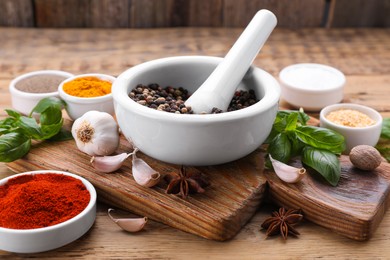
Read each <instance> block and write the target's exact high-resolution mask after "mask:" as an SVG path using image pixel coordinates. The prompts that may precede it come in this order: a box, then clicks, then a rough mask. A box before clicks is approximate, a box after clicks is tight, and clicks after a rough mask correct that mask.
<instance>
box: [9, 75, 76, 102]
mask: <svg viewBox="0 0 390 260" xmlns="http://www.w3.org/2000/svg"><path fill="white" fill-rule="evenodd" d="M38 75H56V76H64V77H68V78H70V77H73V76H74V74H72V73H69V72H66V71H62V70H37V71H32V72H28V73H25V74H22V75H20V76H17V77H16V78H14V79H13V80H12V81H11V83H10V84H9V91H10V92H11V94H13V95H18V96H21V97H26V98H29V97H42V98H44V97H48V96H52V95H57V94H58V90H57V91H52V92H44V93H32V92H26V91H22V90H20V89H17V88H16V87H15V85H16V83H18V82H19V81H21V80H24V79H26V78H30V77H33V76H38Z"/></svg>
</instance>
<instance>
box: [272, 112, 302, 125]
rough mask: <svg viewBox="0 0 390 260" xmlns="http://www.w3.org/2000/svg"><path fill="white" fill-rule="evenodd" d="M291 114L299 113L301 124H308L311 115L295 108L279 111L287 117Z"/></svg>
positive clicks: (280, 114)
mask: <svg viewBox="0 0 390 260" xmlns="http://www.w3.org/2000/svg"><path fill="white" fill-rule="evenodd" d="M290 114H297V115H298V122H299V123H300V124H301V125H306V123H307V122H308V121H309V120H310V116H308V115H307V114H306V113H305V112H303V111H294V110H281V111H278V115H279V116H280V117H287V116H289V115H290Z"/></svg>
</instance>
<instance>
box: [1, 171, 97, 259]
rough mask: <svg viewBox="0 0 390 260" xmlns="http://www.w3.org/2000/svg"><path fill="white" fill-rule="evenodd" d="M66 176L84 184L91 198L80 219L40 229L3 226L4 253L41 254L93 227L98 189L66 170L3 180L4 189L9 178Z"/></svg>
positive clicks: (33, 172) (78, 217) (32, 172)
mask: <svg viewBox="0 0 390 260" xmlns="http://www.w3.org/2000/svg"><path fill="white" fill-rule="evenodd" d="M46 173H55V174H64V175H67V176H71V177H73V178H76V179H79V180H81V181H82V182H83V184H84V185H85V187H86V188H87V190H88V191H89V194H90V196H91V199H90V201H89V204H88V205H87V207H86V208H85V209H84V210H83V211H82V212H81V213H80V214H78V215H77V216H75V217H73V218H71V219H69V220H67V221H64V222H62V223H59V224H56V225H53V226H49V227H44V228H36V229H10V228H3V227H0V250H5V251H9V252H14V253H38V252H44V251H49V250H52V249H55V248H59V247H61V246H64V245H66V244H69V243H71V242H73V241H74V240H76V239H78V238H80V237H81V236H82V235H84V234H85V233H86V232H87V231H88V230H89V229H90V228H91V227H92V225H93V223H94V222H95V218H96V198H97V195H96V190H95V188H94V187H93V186H92V184H91V183H90V182H89V181H87V180H86V179H84V178H82V177H80V176H77V175H75V174H71V173H68V172H63V171H54V170H42V171H31V172H25V173H20V174H16V175H12V176H9V177H7V178H4V179H2V180H0V186H1V185H5V184H6V183H7V181H8V180H9V179H12V178H15V177H16V176H21V175H31V174H46Z"/></svg>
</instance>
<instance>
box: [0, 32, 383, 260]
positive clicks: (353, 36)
mask: <svg viewBox="0 0 390 260" xmlns="http://www.w3.org/2000/svg"><path fill="white" fill-rule="evenodd" d="M241 31H242V30H241V29H227V28H212V29H211V28H185V29H184V28H175V29H145V30H131V29H129V30H123V29H121V30H100V29H60V30H59V29H56V30H54V29H16V28H0V35H1V37H0V91H1V92H0V93H1V94H0V117H1V118H3V117H5V116H6V114H5V112H4V109H5V108H10V107H11V101H10V94H9V92H8V84H9V83H10V81H11V80H12V79H13V78H14V77H16V76H18V75H20V74H22V73H26V72H29V71H34V70H42V69H60V70H65V71H69V72H72V73H75V74H80V73H87V72H101V73H107V74H112V75H118V74H120V73H121V72H122V71H124V70H125V69H127V68H129V67H131V66H134V65H136V64H139V63H142V62H145V61H148V60H152V59H156V58H162V57H168V56H177V55H211V56H224V54H225V53H226V52H227V51H228V49H229V48H230V46H231V45H232V43H233V42H234V41H235V40H236V38H237V37H238V35H239V34H240V32H241ZM301 62H316V63H323V64H328V65H331V66H334V67H337V68H339V69H340V70H341V71H343V72H344V73H345V74H346V77H347V84H346V88H345V98H344V102H353V103H359V104H363V105H368V106H371V107H373V108H375V109H377V110H378V111H380V112H381V114H382V115H383V116H384V117H390V102H389V101H390V30H389V29H332V30H326V29H305V30H299V31H292V30H283V29H277V30H276V31H275V32H274V33H273V34H272V36H271V38H270V39H269V40H268V42H267V44H266V46H264V48H263V49H262V51H261V53H260V54H259V56H258V58H257V59H256V60H255V64H256V65H257V66H259V67H262V68H263V69H265V70H266V71H269V72H270V73H272V74H273V75H274V76H277V75H278V73H279V71H280V70H281V69H282V68H283V67H285V66H287V65H290V64H293V63H301ZM282 105H285V104H284V103H283V102H282ZM48 160H49V159H48ZM11 174H12V172H11V171H10V170H8V169H7V167H6V165H5V164H3V163H2V164H0V178H4V177H6V176H8V175H11ZM108 207H109V206H108V205H105V204H102V203H99V204H98V212H97V219H96V222H95V224H94V226H93V227H92V228H91V230H90V231H89V232H88V233H87V234H86V235H84V236H83V237H82V238H80V239H78V240H77V241H75V242H73V243H71V244H69V245H67V246H64V247H62V248H59V249H57V250H54V251H50V252H45V253H41V254H34V255H21V254H19V255H18V254H12V253H8V252H4V251H0V257H1V258H2V259H3V258H5V259H6V258H25V257H36V258H44V257H52V258H65V257H73V258H77V259H81V258H97V259H108V258H116V259H123V258H142V259H189V258H191V259H198V258H201V259H203V258H205V257H209V258H212V259H222V258H223V259H263V258H267V259H268V258H289V259H297V258H299V259H300V258H309V259H312V258H322V257H323V258H336V257H337V258H342V259H351V258H353V259H355V258H362V259H367V258H375V259H385V258H389V257H390V249H389V245H390V213H387V214H386V215H385V217H384V219H383V221H382V223H381V224H380V226H379V228H378V229H377V231H376V232H375V234H374V236H373V238H372V239H371V240H369V241H367V242H356V241H353V240H350V239H347V238H344V237H341V236H339V235H337V234H334V233H332V232H330V231H328V230H326V229H324V228H321V227H319V226H316V225H315V224H312V223H310V222H304V223H303V224H302V225H300V226H299V227H298V230H299V232H300V233H301V236H300V237H299V238H298V239H294V238H289V239H288V240H287V241H283V240H282V239H281V238H279V237H272V238H268V239H266V237H265V234H264V232H262V231H260V225H261V223H262V221H263V220H264V219H265V218H266V217H268V216H269V215H270V213H271V211H272V209H273V206H272V205H265V206H262V207H260V208H259V211H258V212H257V213H256V215H255V216H254V217H253V218H252V219H251V220H250V222H249V223H248V224H247V225H246V226H244V228H243V229H242V230H241V232H240V233H239V234H238V235H237V236H236V237H234V238H233V239H232V240H230V241H227V242H215V241H209V240H206V239H203V238H200V237H197V236H195V235H191V234H187V233H184V232H182V231H178V230H175V229H173V228H171V227H168V226H165V225H163V224H160V223H156V222H153V221H150V222H149V223H148V225H147V227H146V229H145V230H144V231H142V232H140V233H137V234H129V233H126V232H123V231H121V230H120V229H119V227H117V226H116V225H115V224H114V223H113V222H112V221H111V220H110V219H109V218H108V217H107V214H106V212H107V208H108ZM118 214H121V215H122V216H129V217H131V216H134V215H132V214H131V213H127V212H123V211H119V212H118Z"/></svg>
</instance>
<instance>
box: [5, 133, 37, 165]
mask: <svg viewBox="0 0 390 260" xmlns="http://www.w3.org/2000/svg"><path fill="white" fill-rule="evenodd" d="M30 147H31V139H30V138H29V137H28V136H26V135H24V134H22V133H19V132H15V133H8V134H4V135H1V136H0V161H1V162H12V161H14V160H17V159H19V158H22V157H23V156H24V155H25V154H27V153H28V151H29V150H30Z"/></svg>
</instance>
